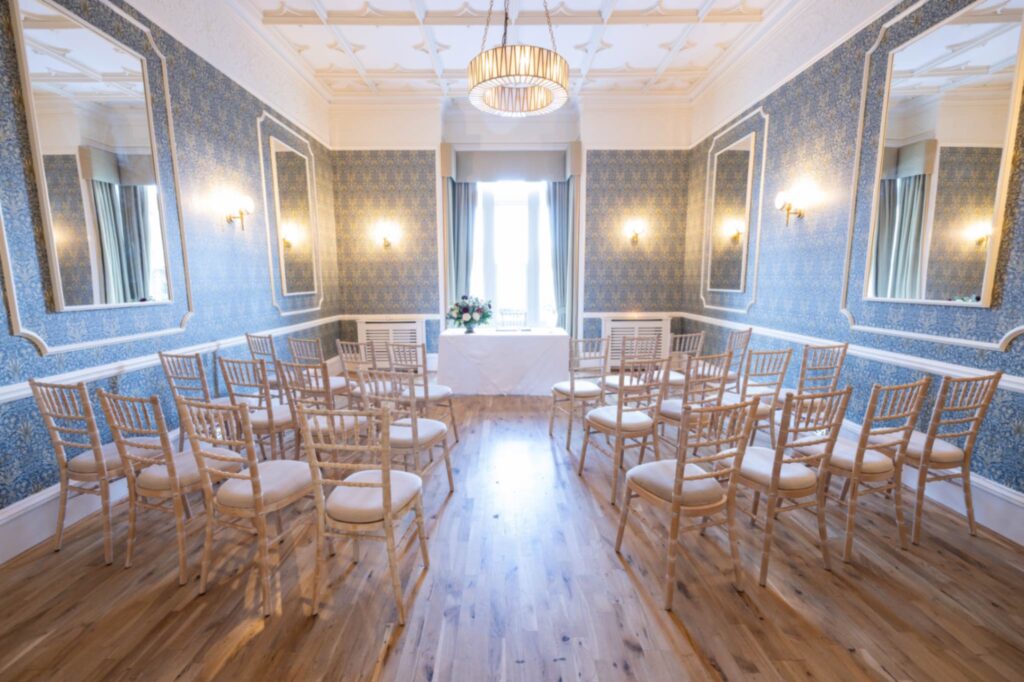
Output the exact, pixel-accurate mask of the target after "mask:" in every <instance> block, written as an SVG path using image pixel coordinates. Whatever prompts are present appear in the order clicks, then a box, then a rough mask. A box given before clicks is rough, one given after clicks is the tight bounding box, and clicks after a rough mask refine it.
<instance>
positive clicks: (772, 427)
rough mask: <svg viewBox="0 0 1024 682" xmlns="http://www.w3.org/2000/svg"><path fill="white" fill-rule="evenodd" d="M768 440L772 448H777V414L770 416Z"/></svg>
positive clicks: (773, 413)
mask: <svg viewBox="0 0 1024 682" xmlns="http://www.w3.org/2000/svg"><path fill="white" fill-rule="evenodd" d="M768 440H769V441H770V442H771V444H772V447H773V448H774V447H775V412H774V411H773V412H772V413H771V415H769V416H768Z"/></svg>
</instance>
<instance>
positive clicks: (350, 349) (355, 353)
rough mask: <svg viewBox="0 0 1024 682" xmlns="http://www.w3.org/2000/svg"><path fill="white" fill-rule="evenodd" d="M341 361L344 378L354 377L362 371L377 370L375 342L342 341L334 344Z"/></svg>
mask: <svg viewBox="0 0 1024 682" xmlns="http://www.w3.org/2000/svg"><path fill="white" fill-rule="evenodd" d="M334 345H335V347H336V348H337V349H338V359H339V360H341V373H342V375H343V376H350V375H352V376H354V375H355V373H356V372H357V371H359V370H360V369H369V368H373V369H377V355H376V352H375V349H374V347H373V341H362V342H360V341H341V340H340V339H339V340H336V341H335V342H334Z"/></svg>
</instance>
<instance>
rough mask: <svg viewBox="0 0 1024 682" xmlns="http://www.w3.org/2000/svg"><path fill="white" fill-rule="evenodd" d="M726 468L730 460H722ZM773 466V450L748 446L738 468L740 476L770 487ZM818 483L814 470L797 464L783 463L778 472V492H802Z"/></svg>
mask: <svg viewBox="0 0 1024 682" xmlns="http://www.w3.org/2000/svg"><path fill="white" fill-rule="evenodd" d="M722 463H723V464H725V465H726V466H731V465H732V460H731V459H727V460H722ZM774 466H775V450H773V449H772V448H763V447H760V446H755V445H748V446H747V451H746V453H745V454H744V455H743V466H741V467H740V476H742V477H743V478H745V479H747V480H749V481H753V482H755V483H760V484H761V485H765V486H767V485H771V482H772V469H773V468H774ZM817 482H818V475H817V473H816V472H815V471H814V469H812V468H810V467H808V466H804V465H803V464H800V463H799V462H789V463H786V462H783V464H782V468H781V469H780V470H779V489H780V490H803V489H804V488H813V487H814V485H815V484H816V483H817Z"/></svg>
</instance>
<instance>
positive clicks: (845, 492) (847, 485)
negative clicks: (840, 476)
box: [839, 479, 850, 502]
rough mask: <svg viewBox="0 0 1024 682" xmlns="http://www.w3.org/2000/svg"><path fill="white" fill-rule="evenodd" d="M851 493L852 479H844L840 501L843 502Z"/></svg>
mask: <svg viewBox="0 0 1024 682" xmlns="http://www.w3.org/2000/svg"><path fill="white" fill-rule="evenodd" d="M849 494H850V479H846V480H845V481H843V490H842V492H841V493H839V501H840V502H843V501H845V500H846V497H847V495H849Z"/></svg>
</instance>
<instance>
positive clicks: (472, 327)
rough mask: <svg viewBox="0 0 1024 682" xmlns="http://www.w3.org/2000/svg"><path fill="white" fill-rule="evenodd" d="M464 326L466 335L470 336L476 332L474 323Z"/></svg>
mask: <svg viewBox="0 0 1024 682" xmlns="http://www.w3.org/2000/svg"><path fill="white" fill-rule="evenodd" d="M464 326H465V327H466V333H467V334H472V333H473V332H475V331H476V323H475V322H466V323H464Z"/></svg>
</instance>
